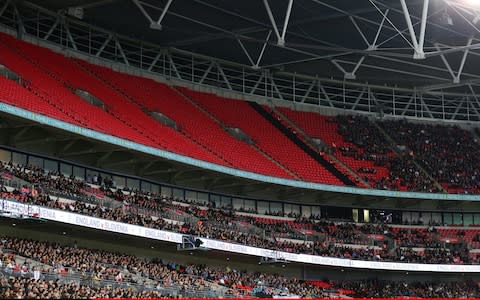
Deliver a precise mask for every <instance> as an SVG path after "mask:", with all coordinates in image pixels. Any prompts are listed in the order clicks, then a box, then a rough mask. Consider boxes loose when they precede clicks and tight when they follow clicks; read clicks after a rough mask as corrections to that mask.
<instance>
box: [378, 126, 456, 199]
mask: <svg viewBox="0 0 480 300" xmlns="http://www.w3.org/2000/svg"><path fill="white" fill-rule="evenodd" d="M372 123H373V124H374V125H375V127H377V128H378V130H379V131H380V132H381V133H382V134H383V136H384V137H385V138H386V139H387V141H388V142H389V143H390V146H391V148H392V149H393V151H394V152H395V153H396V154H397V155H399V156H400V155H401V153H400V152H399V151H398V148H397V144H398V143H397V142H396V141H395V140H394V139H393V138H392V137H391V136H390V135H389V134H388V133H387V132H386V131H385V130H384V129H383V128H382V126H380V125H379V124H378V123H377V122H375V121H373V122H372ZM412 162H413V163H414V164H415V166H416V167H417V168H418V169H419V170H420V171H421V172H423V174H425V176H427V177H428V178H429V179H430V180H431V181H432V182H433V183H434V184H435V186H436V187H437V188H438V189H440V190H441V191H442V192H444V193H448V191H447V190H445V189H444V188H443V186H442V185H441V184H440V183H439V182H438V181H437V180H436V179H435V178H433V176H432V175H430V173H428V171H427V170H426V169H425V168H424V167H423V166H422V165H421V164H420V163H419V162H418V161H417V160H415V159H412Z"/></svg>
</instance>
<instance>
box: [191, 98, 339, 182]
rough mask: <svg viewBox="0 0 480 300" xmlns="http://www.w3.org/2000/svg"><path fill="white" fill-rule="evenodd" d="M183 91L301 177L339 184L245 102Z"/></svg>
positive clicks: (336, 179)
mask: <svg viewBox="0 0 480 300" xmlns="http://www.w3.org/2000/svg"><path fill="white" fill-rule="evenodd" d="M185 93H187V94H188V96H190V97H191V98H192V99H194V100H195V101H196V102H197V103H199V104H200V105H202V106H203V107H205V108H206V109H207V110H208V111H210V112H211V113H212V114H214V115H215V116H216V117H217V118H218V119H220V120H222V122H224V123H225V124H227V125H228V126H232V127H238V128H240V129H242V131H244V132H245V133H246V134H248V135H249V136H250V137H251V138H252V139H253V140H254V141H255V143H256V144H257V145H258V146H259V147H260V148H261V149H263V151H265V152H267V153H268V154H269V155H270V156H272V157H275V159H276V160H277V161H278V162H280V163H281V164H282V165H284V166H286V167H287V168H288V169H289V170H291V171H292V172H294V173H296V174H297V175H298V176H300V177H301V178H302V179H304V180H308V181H314V182H322V183H327V184H335V185H343V183H342V182H341V181H340V180H339V179H338V178H336V177H335V176H334V175H333V174H331V173H330V172H329V171H327V170H326V169H325V168H323V167H322V166H321V165H320V164H319V163H318V162H317V161H315V160H314V159H313V158H312V157H310V156H309V155H307V154H306V153H305V152H303V150H301V149H300V148H298V146H297V145H295V144H294V143H293V142H291V141H290V140H289V139H288V138H287V137H286V136H284V135H283V134H282V133H281V132H280V131H278V130H277V129H276V128H275V127H274V126H273V125H272V124H270V123H269V122H267V121H266V120H265V119H264V118H262V116H260V114H258V113H257V112H256V111H255V110H254V109H253V108H252V107H250V106H249V105H248V103H247V102H245V101H238V100H230V99H226V98H221V97H218V96H216V95H213V94H206V93H200V92H194V91H188V90H185Z"/></svg>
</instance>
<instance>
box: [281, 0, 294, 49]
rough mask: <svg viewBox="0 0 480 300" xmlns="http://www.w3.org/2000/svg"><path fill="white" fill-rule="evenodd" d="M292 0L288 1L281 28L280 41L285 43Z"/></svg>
mask: <svg viewBox="0 0 480 300" xmlns="http://www.w3.org/2000/svg"><path fill="white" fill-rule="evenodd" d="M292 5H293V0H289V1H288V7H287V13H286V15H285V21H284V23H283V30H282V43H283V44H285V34H286V33H287V26H288V21H289V20H290V14H291V13H292Z"/></svg>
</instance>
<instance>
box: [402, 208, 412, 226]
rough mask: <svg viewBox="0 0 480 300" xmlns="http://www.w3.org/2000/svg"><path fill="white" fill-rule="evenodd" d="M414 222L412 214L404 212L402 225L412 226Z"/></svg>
mask: <svg viewBox="0 0 480 300" xmlns="http://www.w3.org/2000/svg"><path fill="white" fill-rule="evenodd" d="M411 222H412V213H411V212H409V211H404V212H403V213H402V223H403V224H410V223H411Z"/></svg>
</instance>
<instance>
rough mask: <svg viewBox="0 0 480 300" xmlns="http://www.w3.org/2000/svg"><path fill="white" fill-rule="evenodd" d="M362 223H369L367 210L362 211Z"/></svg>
mask: <svg viewBox="0 0 480 300" xmlns="http://www.w3.org/2000/svg"><path fill="white" fill-rule="evenodd" d="M363 222H365V223H370V211H369V210H368V209H364V210H363Z"/></svg>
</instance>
